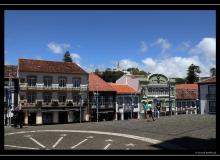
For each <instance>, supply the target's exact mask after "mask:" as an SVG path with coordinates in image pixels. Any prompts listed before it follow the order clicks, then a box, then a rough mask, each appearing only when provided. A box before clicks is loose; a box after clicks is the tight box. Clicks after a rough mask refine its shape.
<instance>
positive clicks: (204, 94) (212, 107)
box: [198, 76, 216, 114]
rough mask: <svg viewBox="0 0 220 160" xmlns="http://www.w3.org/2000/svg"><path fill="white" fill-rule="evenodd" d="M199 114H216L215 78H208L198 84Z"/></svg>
mask: <svg viewBox="0 0 220 160" xmlns="http://www.w3.org/2000/svg"><path fill="white" fill-rule="evenodd" d="M198 85H199V86H198V87H199V100H200V113H201V114H215V113H216V77H215V76H214V77H210V78H208V79H206V80H204V81H201V82H199V83H198Z"/></svg>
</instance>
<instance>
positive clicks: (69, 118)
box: [68, 111, 73, 122]
mask: <svg viewBox="0 0 220 160" xmlns="http://www.w3.org/2000/svg"><path fill="white" fill-rule="evenodd" d="M68 122H73V111H69V112H68Z"/></svg>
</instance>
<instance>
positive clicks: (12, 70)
mask: <svg viewBox="0 0 220 160" xmlns="http://www.w3.org/2000/svg"><path fill="white" fill-rule="evenodd" d="M17 69H18V66H16V65H5V67H4V77H5V78H8V77H9V76H10V77H11V78H18V77H17Z"/></svg>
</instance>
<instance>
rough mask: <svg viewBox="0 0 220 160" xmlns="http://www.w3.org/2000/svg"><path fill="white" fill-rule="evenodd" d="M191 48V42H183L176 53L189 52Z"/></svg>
mask: <svg viewBox="0 0 220 160" xmlns="http://www.w3.org/2000/svg"><path fill="white" fill-rule="evenodd" d="M190 47H191V42H190V41H185V42H182V43H181V44H180V45H179V46H177V48H176V51H182V52H184V51H187V50H189V49H190Z"/></svg>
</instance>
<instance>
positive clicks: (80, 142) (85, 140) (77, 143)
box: [71, 139, 88, 149]
mask: <svg viewBox="0 0 220 160" xmlns="http://www.w3.org/2000/svg"><path fill="white" fill-rule="evenodd" d="M87 140H88V139H84V140H83V141H81V142H79V143H77V144H76V145H75V146H72V147H71V149H73V148H76V147H77V146H79V145H80V144H82V143H83V142H85V141H87Z"/></svg>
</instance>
